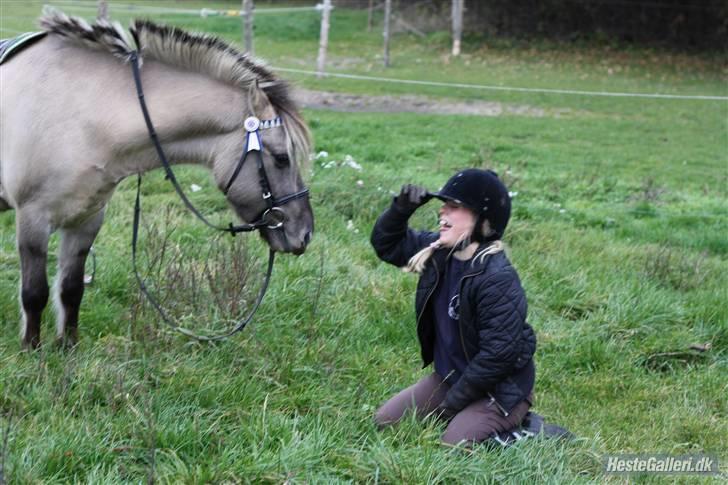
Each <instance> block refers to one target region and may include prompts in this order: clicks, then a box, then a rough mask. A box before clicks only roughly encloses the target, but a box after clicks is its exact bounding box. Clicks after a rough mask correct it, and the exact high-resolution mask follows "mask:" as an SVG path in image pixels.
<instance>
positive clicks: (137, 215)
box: [131, 174, 275, 342]
mask: <svg viewBox="0 0 728 485" xmlns="http://www.w3.org/2000/svg"><path fill="white" fill-rule="evenodd" d="M141 188H142V176H141V174H139V175H137V193H136V201H135V202H134V223H133V225H132V237H131V261H132V266H133V268H134V276H135V277H136V280H137V284H138V285H139V289H140V290H141V291H142V293H143V294H144V296H145V297H146V298H147V300H149V303H151V305H152V307H154V309H155V310H157V312H158V313H159V315H160V316H161V317H162V321H164V323H166V324H167V325H169V326H170V327H172V328H173V329H174V330H176V331H178V332H179V333H181V334H183V335H186V336H188V337H190V338H193V339H195V340H199V341H201V342H216V341H219V340H223V339H226V338H228V337H230V336H232V335H234V334H236V333H238V332H240V331H241V330H242V329H244V328H245V326H246V325H247V324H248V323H250V321H251V320H252V319H253V316H254V315H255V312H257V311H258V307H259V306H260V304H261V303H262V301H263V297H264V296H265V293H266V290H267V289H268V283H269V282H270V277H271V274H272V273H273V261H274V259H275V251H273V250H270V251H269V252H268V268H267V270H266V272H265V278H264V279H263V286H262V287H261V288H260V291H259V292H258V297H257V298H256V300H255V304H254V305H253V309H252V310H251V311H250V314H248V316H247V317H245V318H244V319H242V320H240V321H239V322H238V324H237V325H236V326H235V328H233V329H232V330H230V331H229V332H226V333H222V334H218V335H210V336H207V335H197V334H196V333H194V332H193V331H192V330H189V329H187V328H184V327H181V326H179V325H178V324H176V323H175V322H174V321H173V320H172V318H170V317H169V315H167V313H166V312H165V311H164V309H163V308H162V306H161V305H160V304H159V303H158V302H157V300H156V299H155V298H154V297H153V296H152V294H151V293H150V292H149V290H148V289H147V286H146V284H145V283H144V279H143V278H142V277H141V275H140V274H139V270H138V268H137V241H138V238H139V222H140V219H141V211H142V207H141Z"/></svg>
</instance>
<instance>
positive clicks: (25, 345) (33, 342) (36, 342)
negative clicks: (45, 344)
mask: <svg viewBox="0 0 728 485" xmlns="http://www.w3.org/2000/svg"><path fill="white" fill-rule="evenodd" d="M20 346H21V348H22V349H23V350H24V351H26V352H33V351H35V350H38V348H39V347H40V337H35V338H32V339H27V340H26V339H23V340H22V341H21V342H20Z"/></svg>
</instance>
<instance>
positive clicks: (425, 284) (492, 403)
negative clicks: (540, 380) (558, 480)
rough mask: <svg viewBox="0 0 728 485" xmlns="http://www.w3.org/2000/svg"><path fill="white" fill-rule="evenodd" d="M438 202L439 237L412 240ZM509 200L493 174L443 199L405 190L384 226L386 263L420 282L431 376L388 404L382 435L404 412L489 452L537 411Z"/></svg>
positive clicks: (381, 417) (466, 174) (460, 178)
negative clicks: (487, 443)
mask: <svg viewBox="0 0 728 485" xmlns="http://www.w3.org/2000/svg"><path fill="white" fill-rule="evenodd" d="M432 197H436V198H438V199H440V200H442V201H443V202H444V204H443V206H442V207H441V208H440V212H439V214H440V228H439V232H437V233H435V232H427V231H415V230H413V229H410V228H409V227H408V225H407V221H408V219H409V217H410V216H411V215H412V214H413V213H414V212H415V210H417V208H418V207H420V206H421V205H422V204H424V203H426V202H427V201H428V200H430V199H431V198H432ZM510 213H511V201H510V197H509V195H508V190H507V189H506V187H505V186H504V185H503V183H502V182H501V181H500V180H499V179H498V176H497V175H496V174H495V172H492V171H489V170H487V171H486V170H479V169H468V170H464V171H461V172H459V173H457V174H455V175H454V176H453V177H452V178H450V180H448V181H447V183H446V184H445V186H444V187H443V188H442V190H440V191H439V192H437V193H434V194H432V193H429V192H427V191H426V190H425V189H423V188H421V187H417V186H413V185H405V186H403V187H402V191H401V192H400V194H399V195H398V196H397V197H396V198H395V199H394V201H393V202H392V205H391V206H390V207H389V209H387V210H386V211H385V212H384V213H383V214H382V215H381V216H380V217H379V219H378V220H377V222H376V224H375V226H374V230H373V232H372V236H371V243H372V246H374V249H375V250H376V252H377V255H378V256H379V258H380V259H382V260H383V261H385V262H387V263H390V264H393V265H395V266H398V267H403V268H405V269H406V270H407V271H411V272H415V273H419V274H420V279H419V283H418V285H417V293H416V295H415V310H416V315H417V335H418V337H419V342H420V347H421V353H422V360H423V363H424V367H427V366H428V365H430V364H431V363H432V364H434V365H433V367H434V368H433V372H432V373H430V374H429V375H427V376H425V377H424V378H422V379H420V381H419V382H417V383H416V384H414V385H412V386H410V387H408V388H407V389H405V390H403V391H401V392H400V393H398V394H396V395H395V396H393V397H392V398H391V399H389V400H388V401H387V402H386V403H384V405H382V407H381V408H379V410H378V411H377V413H376V416H375V422H376V423H377V425H378V426H379V427H380V428H381V427H385V426H387V425H390V424H393V423H395V422H397V421H399V420H400V419H401V418H402V416H403V415H404V414H405V412H406V411H407V410H410V409H412V410H413V411H414V412H415V413H416V414H417V416H419V417H426V416H428V415H430V414H434V415H436V416H438V417H439V418H440V419H443V420H445V421H446V422H448V425H447V429H446V431H445V433H444V435H443V436H442V440H443V441H444V442H446V443H449V444H457V443H460V442H466V443H467V444H472V443H478V442H482V441H484V440H486V439H488V438H490V437H493V436H495V435H496V434H497V433H499V432H503V431H506V430H509V429H512V428H514V427H517V426H519V425H520V424H521V422H522V421H523V418H524V417H525V416H526V413H527V412H528V409H529V407H530V406H531V402H532V392H533V387H534V381H535V374H536V372H535V367H534V363H533V354H534V352H535V350H536V336H535V335H534V332H533V329H532V328H531V326H530V325H529V324H528V323H527V322H526V296H525V294H524V291H523V288H522V287H521V282H520V280H519V278H518V274H517V273H516V270H515V269H514V268H513V266H511V263H510V262H509V261H508V258H507V257H506V255H505V253H504V252H503V243H502V242H501V238H502V237H503V233H504V231H505V229H506V226H507V224H508V220H509V218H510Z"/></svg>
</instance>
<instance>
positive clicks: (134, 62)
mask: <svg viewBox="0 0 728 485" xmlns="http://www.w3.org/2000/svg"><path fill="white" fill-rule="evenodd" d="M131 67H132V72H133V74H134V84H135V86H136V90H137V97H138V98H139V105H140V107H141V110H142V114H143V115H144V122H145V123H146V125H147V131H148V132H149V137H150V138H151V140H152V143H153V144H154V148H155V149H156V150H157V155H158V156H159V159H160V160H161V162H162V166H163V167H164V171H165V173H166V178H167V179H168V180H169V181H170V182H171V183H172V185H173V186H174V189H175V191H176V192H177V194H178V195H179V197H180V198H181V199H182V202H184V204H185V206H187V208H188V209H189V210H190V211H191V212H192V213H193V214H194V215H195V216H197V218H198V219H200V220H201V221H202V222H204V223H205V224H206V225H207V226H209V227H211V228H213V229H217V230H219V231H223V232H229V233H230V234H231V235H233V236H235V234H236V233H238V232H250V231H254V230H255V229H258V228H259V227H261V226H262V225H266V223H265V222H263V221H260V223H258V224H242V225H238V226H233V224H232V223H230V225H229V227H220V226H216V225H215V224H212V223H211V222H210V221H208V220H207V219H206V218H205V217H204V216H203V215H202V214H201V213H200V212H199V211H198V210H197V209H196V208H195V206H194V205H192V202H190V200H189V199H188V198H187V196H186V195H185V193H184V191H182V187H180V185H179V183H178V182H177V179H176V177H175V176H174V172H173V171H172V167H171V166H170V164H169V161H168V160H167V157H166V155H165V154H164V150H163V149H162V145H161V144H160V143H159V138H158V136H157V133H156V131H155V130H154V125H153V124H152V118H151V116H150V115H149V110H148V108H147V103H146V101H145V100H144V91H143V89H142V80H141V74H140V72H139V57H138V54H137V52H136V51H135V52H132V54H131ZM246 153H247V152H243V157H245V155H246ZM242 160H244V158H243V159H242ZM141 187H142V175H141V174H137V193H136V202H135V203H134V224H133V226H132V239H131V255H132V256H131V258H132V266H133V268H134V276H135V277H136V280H137V283H138V284H139V289H140V290H141V291H142V293H143V294H144V296H145V297H146V298H147V300H149V303H151V305H152V307H154V309H155V310H157V312H158V313H159V315H160V316H161V317H162V321H164V323H166V324H167V325H169V326H170V327H171V328H173V329H174V330H176V331H178V332H180V333H182V334H184V335H186V336H188V337H190V338H193V339H195V340H199V341H201V342H214V341H219V340H223V339H226V338H228V337H230V336H232V335H234V334H236V333H237V332H239V331H241V330H242V329H244V328H245V326H246V325H247V324H248V323H249V322H250V321H251V320H252V319H253V316H254V315H255V312H256V311H257V310H258V307H259V306H260V304H261V302H262V301H263V297H265V293H266V291H267V289H268V283H269V282H270V277H271V274H272V273H273V262H274V260H275V251H273V250H272V249H270V250H269V251H268V268H267V270H266V273H265V278H264V280H263V286H262V287H261V288H260V291H259V293H258V297H257V299H256V300H255V304H254V305H253V309H252V311H251V312H250V314H249V315H248V316H247V317H245V318H244V319H242V320H240V321H239V323H238V324H237V325H236V326H235V328H233V329H232V330H231V331H229V332H226V333H222V334H218V335H210V336H207V335H197V334H196V333H194V332H193V331H191V330H188V329H186V328H184V327H181V326H179V325H177V324H176V323H175V322H174V321H173V320H172V318H170V317H169V315H167V313H166V312H165V311H164V309H163V308H162V306H161V305H160V304H159V303H158V302H157V300H156V299H155V298H154V297H153V296H152V294H151V293H150V292H149V290H148V289H147V287H146V284H145V283H144V280H143V279H142V277H141V275H140V274H139V270H138V268H137V258H136V254H137V240H138V238H139V221H140V216H141ZM306 192H307V191H306Z"/></svg>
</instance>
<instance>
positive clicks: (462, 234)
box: [440, 201, 476, 248]
mask: <svg viewBox="0 0 728 485" xmlns="http://www.w3.org/2000/svg"><path fill="white" fill-rule="evenodd" d="M475 220H476V217H475V213H474V212H473V211H471V210H470V209H468V208H466V207H463V206H461V205H458V204H456V203H455V202H451V201H448V202H445V203H444V204H443V206H442V207H441V208H440V243H441V244H442V245H443V246H444V247H446V248H451V247H454V246H455V245H456V244H457V243H458V241H462V240H463V239H465V238H466V237H467V236H468V235H470V233H471V232H472V231H473V227H474V226H475Z"/></svg>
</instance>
